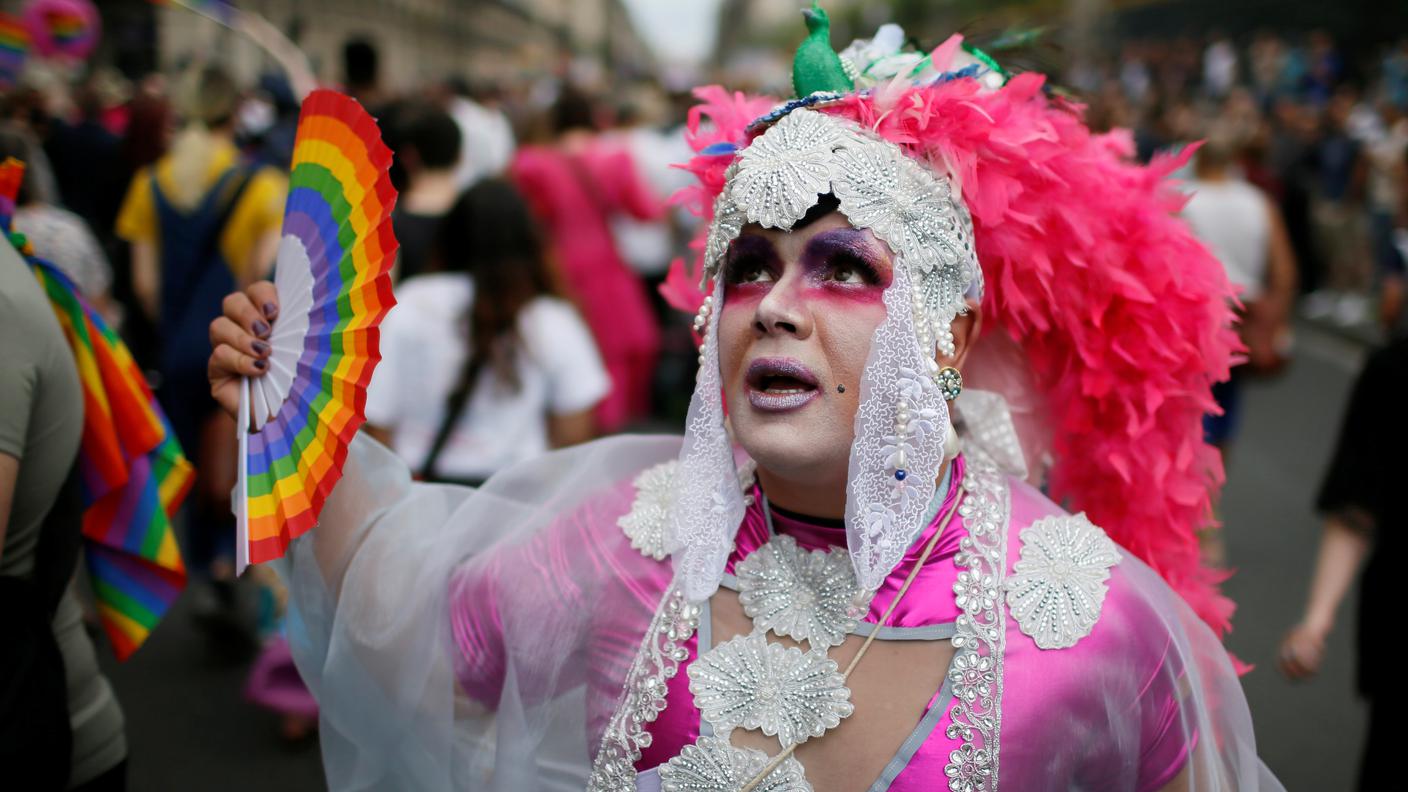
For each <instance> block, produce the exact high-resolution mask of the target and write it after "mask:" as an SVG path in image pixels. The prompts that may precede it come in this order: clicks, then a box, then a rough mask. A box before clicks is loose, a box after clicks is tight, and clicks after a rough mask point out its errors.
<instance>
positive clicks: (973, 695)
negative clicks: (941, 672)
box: [948, 651, 997, 702]
mask: <svg viewBox="0 0 1408 792" xmlns="http://www.w3.org/2000/svg"><path fill="white" fill-rule="evenodd" d="M948 678H949V681H951V682H952V683H953V690H954V695H956V696H957V697H958V698H961V699H963V700H964V701H968V702H973V701H976V700H978V699H983V700H985V701H986V700H987V699H988V698H989V697H990V696H991V695H992V686H993V684H994V683H995V682H997V672H996V670H995V666H994V665H993V662H992V658H991V657H988V656H986V655H981V654H978V653H977V652H976V651H971V652H959V653H958V655H957V656H956V657H954V658H953V667H952V668H950V669H949V672H948Z"/></svg>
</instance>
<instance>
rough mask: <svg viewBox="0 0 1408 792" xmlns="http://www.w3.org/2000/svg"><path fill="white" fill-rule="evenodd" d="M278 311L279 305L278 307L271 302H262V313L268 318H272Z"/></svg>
mask: <svg viewBox="0 0 1408 792" xmlns="http://www.w3.org/2000/svg"><path fill="white" fill-rule="evenodd" d="M278 312H279V307H278V306H277V305H274V304H273V303H271V302H266V303H264V315H265V316H266V317H268V318H270V319H273V318H274V315H275V314H277V313H278Z"/></svg>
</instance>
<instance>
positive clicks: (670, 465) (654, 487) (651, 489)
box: [616, 459, 680, 561]
mask: <svg viewBox="0 0 1408 792" xmlns="http://www.w3.org/2000/svg"><path fill="white" fill-rule="evenodd" d="M679 467H680V463H679V461H678V460H674V459H672V460H670V461H669V462H661V463H660V464H658V465H655V466H653V467H648V468H646V469H645V470H644V471H642V472H641V474H640V475H639V476H636V478H635V481H634V482H632V483H633V484H634V485H635V488H636V498H635V500H634V501H633V502H632V503H631V510H630V511H629V512H627V513H626V514H625V515H623V516H622V517H620V518H619V519H617V520H616V524H617V525H619V526H621V530H622V531H624V532H625V533H626V537H627V538H629V539H630V540H631V547H634V548H635V549H637V550H639V551H640V552H641V555H646V556H650V557H651V558H653V559H655V560H656V561H663V560H664V558H665V556H666V555H668V554H669V551H668V550H667V549H666V548H665V525H666V521H667V520H669V519H670V512H671V510H672V509H674V506H675V472H676V471H678V470H679Z"/></svg>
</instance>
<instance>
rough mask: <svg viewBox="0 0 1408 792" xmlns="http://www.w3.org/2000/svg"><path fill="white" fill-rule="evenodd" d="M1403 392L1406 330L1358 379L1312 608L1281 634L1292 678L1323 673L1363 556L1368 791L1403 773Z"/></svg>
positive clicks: (1322, 500) (1360, 657)
mask: <svg viewBox="0 0 1408 792" xmlns="http://www.w3.org/2000/svg"><path fill="white" fill-rule="evenodd" d="M1405 391H1408V339H1399V340H1398V341H1395V342H1393V343H1392V344H1390V345H1389V346H1388V347H1387V348H1385V349H1382V350H1380V351H1378V352H1376V353H1375V354H1374V355H1373V356H1371V357H1370V358H1369V361H1368V363H1367V364H1365V366H1364V370H1363V371H1362V372H1361V373H1360V375H1359V381H1358V382H1357V383H1355V385H1354V391H1353V394H1352V395H1351V396H1350V400H1349V406H1348V408H1347V409H1346V410H1345V414H1344V421H1343V423H1342V424H1341V428H1340V436H1339V441H1338V444H1337V446H1336V448H1335V452H1334V455H1333V456H1332V457H1331V458H1330V464H1329V467H1328V468H1327V469H1326V472H1325V479H1324V482H1323V483H1322V484H1321V487H1320V494H1319V497H1318V498H1317V500H1316V508H1317V509H1318V510H1319V511H1320V512H1321V513H1322V514H1323V515H1324V516H1325V519H1324V523H1323V532H1322V534H1321V538H1320V550H1319V553H1318V554H1317V556H1316V561H1315V571H1314V575H1313V577H1312V578H1311V583H1310V595H1309V597H1308V601H1307V603H1306V607H1305V614H1304V616H1303V617H1302V618H1301V621H1300V623H1299V624H1297V625H1296V626H1295V627H1293V628H1291V630H1290V632H1288V633H1287V634H1286V636H1285V638H1284V639H1283V640H1282V643H1281V652H1280V655H1279V657H1278V663H1279V665H1280V668H1281V672H1282V673H1284V674H1285V675H1286V676H1287V677H1288V678H1290V679H1306V678H1309V677H1312V676H1314V675H1315V674H1317V673H1318V672H1319V670H1320V667H1321V665H1322V664H1323V662H1324V659H1325V653H1326V650H1327V649H1328V648H1329V647H1330V646H1331V645H1332V644H1331V643H1330V641H1329V638H1330V634H1331V632H1332V631H1333V629H1334V626H1335V622H1336V620H1337V616H1338V613H1339V609H1340V604H1341V603H1342V602H1343V601H1344V598H1345V596H1346V595H1347V594H1348V593H1349V589H1350V587H1351V586H1352V585H1353V583H1354V579H1355V576H1356V575H1357V574H1358V573H1359V570H1360V567H1361V565H1362V566H1363V576H1362V578H1361V579H1360V581H1359V602H1358V618H1357V619H1356V622H1357V625H1358V630H1357V633H1356V635H1355V641H1354V646H1355V653H1356V655H1357V657H1356V662H1357V672H1356V675H1357V688H1358V691H1359V694H1360V695H1361V696H1363V697H1364V698H1365V699H1366V700H1367V701H1368V702H1369V730H1368V735H1367V737H1366V739H1365V744H1364V753H1363V756H1362V757H1361V759H1360V770H1359V786H1358V789H1360V790H1383V789H1396V788H1398V784H1399V783H1400V779H1401V776H1402V772H1401V770H1400V769H1399V765H1398V763H1397V762H1396V761H1395V756H1394V754H1393V751H1394V750H1395V749H1396V747H1397V745H1396V740H1395V739H1394V736H1395V735H1396V734H1397V728H1396V727H1397V725H1398V724H1397V722H1396V720H1395V718H1396V717H1397V716H1398V714H1399V713H1400V710H1399V705H1401V704H1402V703H1403V702H1404V700H1405V699H1404V683H1403V675H1402V673H1401V671H1400V669H1399V668H1398V665H1397V662H1396V652H1395V650H1394V648H1393V645H1394V637H1395V636H1394V635H1393V633H1392V630H1389V629H1386V626H1387V625H1391V624H1394V623H1396V619H1397V616H1398V607H1397V606H1398V603H1399V602H1401V600H1400V599H1399V596H1400V595H1399V593H1398V588H1397V580H1396V574H1397V570H1396V569H1395V568H1394V565H1395V564H1396V563H1397V561H1398V559H1399V557H1400V556H1399V554H1400V553H1401V552H1403V551H1402V550H1399V547H1398V546H1399V545H1400V544H1402V543H1403V533H1402V529H1403V526H1405V525H1408V501H1405V500H1404V499H1403V497H1402V489H1403V482H1404V480H1405V477H1408V464H1405V463H1404V460H1403V456H1402V454H1401V453H1400V451H1401V449H1402V448H1404V446H1405V444H1408V414H1405V413H1404V411H1403V394H1404V392H1405ZM1366 559H1367V564H1366V563H1365V561H1366Z"/></svg>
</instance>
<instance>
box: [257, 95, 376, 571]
mask: <svg viewBox="0 0 1408 792" xmlns="http://www.w3.org/2000/svg"><path fill="white" fill-rule="evenodd" d="M390 167H391V152H390V150H388V149H387V148H386V146H385V145H384V144H383V143H382V141H381V134H380V132H379V131H378V129H377V125H376V121H375V120H373V119H372V117H371V116H370V115H368V114H367V112H366V111H365V110H363V109H362V107H361V105H359V104H357V102H356V101H355V100H353V99H351V98H349V97H346V96H343V95H342V94H339V93H336V92H334V91H326V90H319V91H314V92H313V93H311V94H309V95H308V98H307V99H306V100H305V101H304V102H303V110H302V114H301V115H300V117H299V121H298V134H297V137H296V140H295V143H294V151H293V164H292V168H291V171H290V175H289V194H288V203H287V204H286V206H285V209H284V225H283V239H282V240H281V242H280V244H279V252H278V258H277V261H276V265H275V274H274V285H275V287H276V288H277V289H278V293H279V315H278V319H277V320H276V321H275V322H274V327H273V330H272V332H271V334H270V337H269V345H270V347H272V351H271V352H270V354H269V369H268V373H267V374H265V375H264V376H262V377H258V378H255V379H252V380H246V382H245V385H244V388H243V389H242V390H241V393H240V419H239V424H240V429H239V432H240V470H239V497H237V498H236V503H235V515H236V518H237V522H238V529H239V536H238V546H237V547H236V560H237V566H238V568H239V571H241V572H243V571H244V568H245V566H246V565H248V564H251V563H255V564H257V563H260V562H263V561H269V560H272V559H275V558H278V557H279V556H282V555H283V554H284V551H285V550H286V549H287V548H288V545H289V542H291V541H292V540H293V539H294V538H295V537H297V536H299V535H300V534H302V533H304V532H305V531H307V530H308V529H309V528H312V527H313V526H314V524H316V522H317V519H318V513H319V512H320V511H321V510H322V506H323V502H324V501H325V500H326V499H327V496H328V494H329V493H330V492H332V488H333V486H334V485H335V484H336V483H337V480H338V479H339V478H340V477H341V476H342V464H343V461H344V459H345V458H346V455H347V444H348V443H350V442H351V441H352V436H353V435H354V434H356V433H357V430H358V429H359V428H360V427H361V425H362V423H363V422H364V421H365V420H366V416H365V415H364V414H363V409H364V407H365V405H366V388H367V384H368V383H369V382H371V378H372V370H373V369H374V368H375V367H376V364H377V361H379V360H380V359H381V355H380V353H379V351H378V349H377V326H378V325H379V324H380V322H381V320H382V318H383V317H385V316H386V312H387V311H389V310H390V309H391V306H392V305H393V304H395V300H394V299H393V298H392V295H391V275H390V271H391V265H392V263H393V261H394V260H395V255H396V238H395V236H394V235H393V233H392V230H391V208H392V205H393V204H394V203H395V202H396V191H395V189H394V188H392V186H391V180H390V177H389V176H388V175H387V169H388V168H390ZM251 427H253V431H250V429H251Z"/></svg>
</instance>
